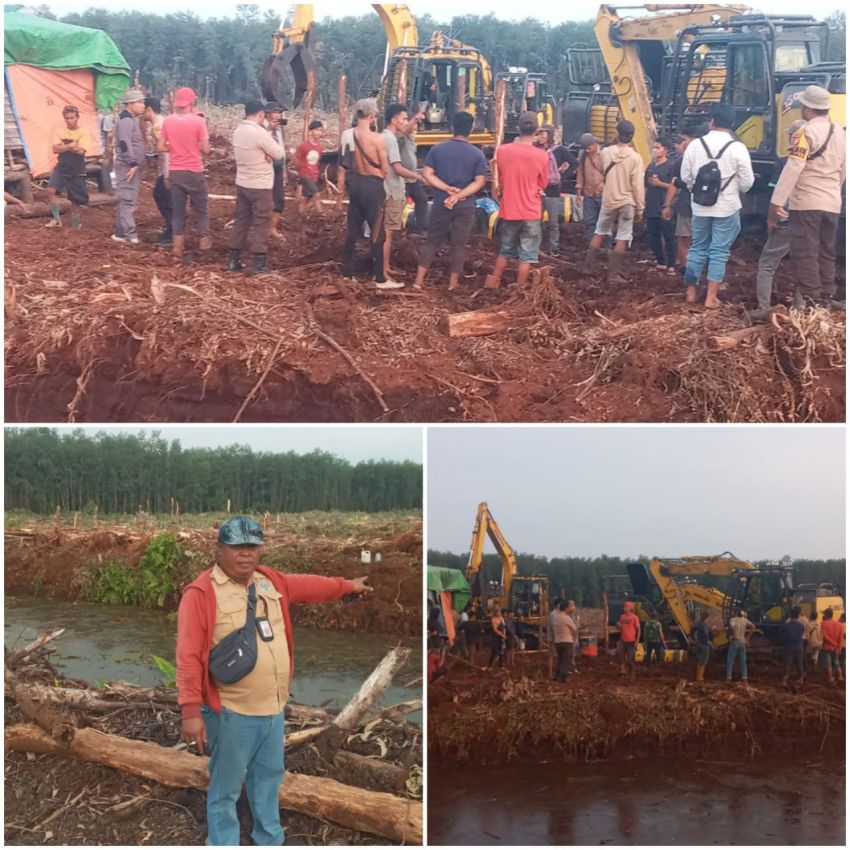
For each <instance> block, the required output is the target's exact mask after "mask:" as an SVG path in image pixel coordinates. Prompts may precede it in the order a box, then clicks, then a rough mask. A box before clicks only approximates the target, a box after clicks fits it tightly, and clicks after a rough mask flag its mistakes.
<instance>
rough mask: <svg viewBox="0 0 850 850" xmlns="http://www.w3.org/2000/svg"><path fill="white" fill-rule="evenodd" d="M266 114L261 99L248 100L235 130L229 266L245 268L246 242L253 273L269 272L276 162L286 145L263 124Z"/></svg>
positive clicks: (229, 268)
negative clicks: (233, 195) (267, 258)
mask: <svg viewBox="0 0 850 850" xmlns="http://www.w3.org/2000/svg"><path fill="white" fill-rule="evenodd" d="M265 117H266V113H265V110H264V109H263V104H262V103H260V101H259V100H249V101H248V102H247V103H246V104H245V118H244V120H243V121H242V122H241V123H240V124H239V125H238V126H237V127H236V129H235V130H234V131H233V139H232V141H233V157H234V159H235V160H236V220H235V221H234V223H233V230H231V232H230V242H229V247H230V258H229V261H228V265H227V268H228V270H229V271H232V272H235V271H239V270H240V269H243V268H245V265H244V263H243V262H242V259H241V253H242V246H243V244H247V245H248V249H249V250H250V251H251V254H252V255H253V265H252V266H251V270H250V272H249V274H251V275H252V276H253V275H258V274H269V272H271V269H270V268H269V267H268V265H267V264H266V252H267V249H268V242H269V222H270V221H271V214H272V206H273V204H274V201H273V198H272V193H273V187H274V166H273V163H274V161H275V160H276V159H282V158H283V148H282V147H280V145H278V144H277V142H275V140H274V139H273V138H272V137H271V136H270V135H269V133H268V131H267V130H266V129H264V127H263V120H264V119H265Z"/></svg>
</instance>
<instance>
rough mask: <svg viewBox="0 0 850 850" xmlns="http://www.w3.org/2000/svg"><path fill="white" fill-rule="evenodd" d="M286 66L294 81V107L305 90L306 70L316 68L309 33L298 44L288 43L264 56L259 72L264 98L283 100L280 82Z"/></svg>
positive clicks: (299, 101)
mask: <svg viewBox="0 0 850 850" xmlns="http://www.w3.org/2000/svg"><path fill="white" fill-rule="evenodd" d="M287 68H288V69H289V70H290V71H291V72H292V77H293V80H294V81H295V94H294V95H293V98H292V108H293V109H296V108H297V107H298V106H299V105H300V103H301V101H302V100H303V99H304V94H305V93H306V91H307V79H308V72H309V71H315V68H316V60H315V59H314V57H313V51H312V49H311V47H310V39H309V34H308V35H307V36H305V38H304V41H303V42H301V43H300V44H290V45H288V46H287V47H284V49H283V50H282V51H281V52H280V53H278V54H274V53H273V54H271V55H270V56H268V57H267V58H266V61H265V62H264V63H263V69H262V71H261V72H260V89H261V91H262V92H263V97H264V98H266V99H267V100H276V101H278V102H279V103H282V102H283V87H282V82H283V78H284V74H285V72H286V69H287Z"/></svg>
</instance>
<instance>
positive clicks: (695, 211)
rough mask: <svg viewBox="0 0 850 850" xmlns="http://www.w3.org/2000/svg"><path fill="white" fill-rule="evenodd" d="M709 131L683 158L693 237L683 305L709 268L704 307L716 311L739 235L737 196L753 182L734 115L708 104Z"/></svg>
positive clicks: (694, 294) (723, 107) (729, 109)
mask: <svg viewBox="0 0 850 850" xmlns="http://www.w3.org/2000/svg"><path fill="white" fill-rule="evenodd" d="M709 115H710V118H711V120H710V121H709V125H708V126H709V131H708V133H706V134H705V135H704V136H702V137H701V138H699V139H697V140H696V141H694V142H692V143H691V144H690V145H688V148H687V150H686V151H685V153H684V156H683V157H682V182H684V183H685V185H686V186H687V187H688V188H689V189H690V190H691V212H692V219H691V229H692V231H693V237H692V241H691V248H690V250H689V251H688V261H687V265H686V267H685V285H686V286H687V288H688V290H687V296H686V299H685V300H686V301H687V302H688V303H690V304H694V303H696V300H697V286H698V285H699V282H700V278H701V277H702V274H703V270H704V269H705V266H706V263H707V264H708V294H707V295H706V298H705V306H706V307H707V308H709V309H714V308H717V307H719V306H720V299H719V298H718V294H719V292H720V288H721V286H722V285H723V281H724V279H725V277H726V262H727V261H728V259H729V254H730V252H731V250H732V243H733V242H734V241H735V239H736V238H737V237H738V234H739V233H740V232H741V195H742V194H744V193H745V192H748V191H749V190H750V188H751V187H752V185H753V183H754V182H755V175H754V174H753V165H752V162H751V161H750V152H749V151H748V150H747V147H746V145H744V143H743V142H739V141H738V140H737V139H735V137H734V136H733V134H732V125H733V124H734V123H735V110H734V109H733V108H732V107H731V106H728V105H727V104H725V103H715V104H712V106H711V110H710V112H709Z"/></svg>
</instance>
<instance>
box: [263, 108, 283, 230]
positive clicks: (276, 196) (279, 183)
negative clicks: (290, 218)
mask: <svg viewBox="0 0 850 850" xmlns="http://www.w3.org/2000/svg"><path fill="white" fill-rule="evenodd" d="M263 109H264V110H265V113H266V122H265V127H266V129H267V130H268V131H269V133H271V136H272V138H273V139H274V141H275V144H277V145H279V146H280V149H281V150H282V151H283V156H282V157H281V158H280V159H276V160H275V161H274V162H273V163H272V166H273V167H274V183H273V184H272V218H271V223H270V224H269V236H273V237H274V238H275V239H283V234H282V233H281V232H280V230H278V225H279V224H280V220H281V218H282V217H283V205H284V203H285V201H286V139H285V138H284V134H283V128H284V127H285V126H286V123H287V120H286V118H285V117H284V115H283V112H284V109H283V107H282V106H281V105H280V104H279V103H278V102H277V101H276V100H270V101H269V102H268V103H265V104H264V105H263Z"/></svg>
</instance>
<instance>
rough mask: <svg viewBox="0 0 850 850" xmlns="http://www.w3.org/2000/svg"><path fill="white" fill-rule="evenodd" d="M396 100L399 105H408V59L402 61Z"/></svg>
mask: <svg viewBox="0 0 850 850" xmlns="http://www.w3.org/2000/svg"><path fill="white" fill-rule="evenodd" d="M396 100H397V101H398V102H399V103H405V104H406V103H407V59H402V60H401V70H400V71H399V74H398V91H396Z"/></svg>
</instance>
